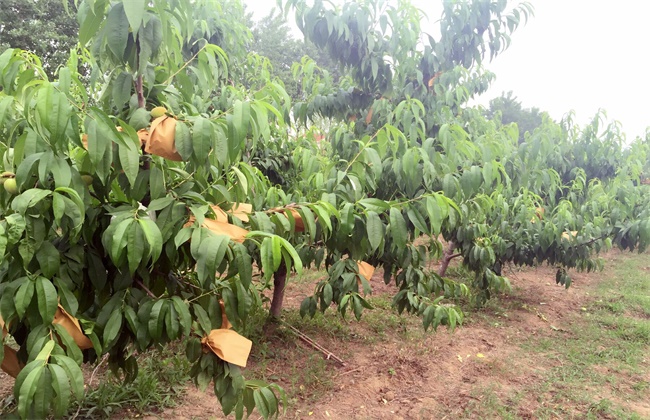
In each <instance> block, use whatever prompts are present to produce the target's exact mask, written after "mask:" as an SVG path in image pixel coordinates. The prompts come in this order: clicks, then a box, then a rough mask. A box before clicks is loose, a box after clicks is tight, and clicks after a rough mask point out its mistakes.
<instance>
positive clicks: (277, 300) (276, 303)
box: [271, 261, 287, 319]
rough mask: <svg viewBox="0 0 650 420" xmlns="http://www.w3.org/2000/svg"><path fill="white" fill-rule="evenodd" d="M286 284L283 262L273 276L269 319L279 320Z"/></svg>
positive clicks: (285, 271)
mask: <svg viewBox="0 0 650 420" xmlns="http://www.w3.org/2000/svg"><path fill="white" fill-rule="evenodd" d="M286 284H287V266H286V265H284V261H283V262H282V263H281V264H280V268H278V271H276V272H275V274H273V299H272V300H271V318H272V319H280V315H281V314H282V301H283V300H284V288H285V286H286Z"/></svg>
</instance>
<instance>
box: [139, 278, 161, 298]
mask: <svg viewBox="0 0 650 420" xmlns="http://www.w3.org/2000/svg"><path fill="white" fill-rule="evenodd" d="M135 283H136V284H137V285H138V286H140V287H142V290H144V291H145V292H147V294H148V295H149V297H151V298H152V299H158V297H157V296H156V295H154V294H153V292H152V291H151V290H149V288H148V287H147V286H145V285H144V283H142V281H140V279H135Z"/></svg>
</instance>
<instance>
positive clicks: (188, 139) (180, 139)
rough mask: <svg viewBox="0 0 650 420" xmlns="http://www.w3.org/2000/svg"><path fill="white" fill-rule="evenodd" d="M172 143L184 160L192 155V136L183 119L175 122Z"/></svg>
mask: <svg viewBox="0 0 650 420" xmlns="http://www.w3.org/2000/svg"><path fill="white" fill-rule="evenodd" d="M174 145H175V146H176V151H177V152H178V154H179V155H181V158H183V160H184V161H188V160H189V159H190V158H191V157H192V153H193V152H194V149H193V147H192V136H191V135H190V129H189V127H188V126H187V124H185V123H184V122H183V121H177V122H176V131H175V134H174Z"/></svg>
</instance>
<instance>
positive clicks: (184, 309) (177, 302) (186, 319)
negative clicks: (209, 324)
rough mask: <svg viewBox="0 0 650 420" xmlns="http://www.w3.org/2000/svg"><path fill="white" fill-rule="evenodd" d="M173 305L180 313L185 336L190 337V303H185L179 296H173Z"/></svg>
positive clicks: (179, 316)
mask: <svg viewBox="0 0 650 420" xmlns="http://www.w3.org/2000/svg"><path fill="white" fill-rule="evenodd" d="M172 304H173V305H174V308H175V309H176V312H177V313H178V319H179V321H180V324H181V327H182V328H183V335H186V336H189V335H190V332H191V329H192V315H191V314H190V310H189V306H188V303H187V302H183V300H181V298H180V297H178V296H172Z"/></svg>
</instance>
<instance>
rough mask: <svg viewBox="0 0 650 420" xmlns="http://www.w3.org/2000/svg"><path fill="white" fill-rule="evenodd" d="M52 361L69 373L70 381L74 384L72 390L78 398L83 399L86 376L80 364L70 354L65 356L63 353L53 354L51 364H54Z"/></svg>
mask: <svg viewBox="0 0 650 420" xmlns="http://www.w3.org/2000/svg"><path fill="white" fill-rule="evenodd" d="M52 361H53V362H54V364H57V365H59V366H61V367H62V368H63V370H65V372H66V373H67V375H68V378H70V383H71V384H72V391H73V392H74V395H75V397H76V398H77V399H78V400H81V399H82V398H83V396H84V376H83V373H82V372H81V369H80V368H79V365H77V364H76V363H75V362H74V360H72V359H71V358H69V357H68V356H63V355H59V354H57V355H52V360H51V362H50V364H52Z"/></svg>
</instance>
